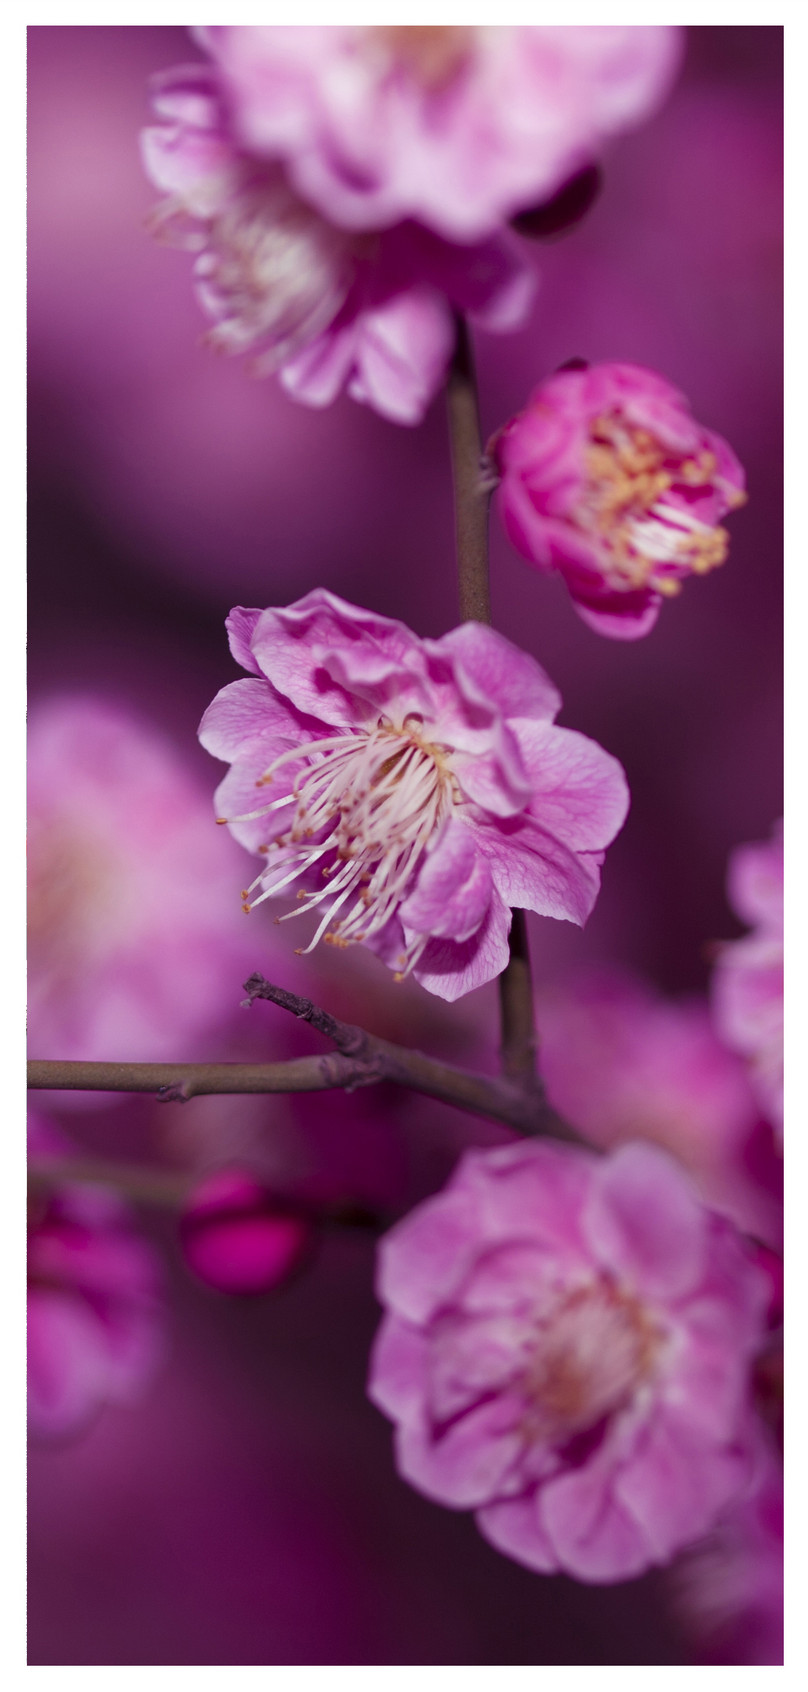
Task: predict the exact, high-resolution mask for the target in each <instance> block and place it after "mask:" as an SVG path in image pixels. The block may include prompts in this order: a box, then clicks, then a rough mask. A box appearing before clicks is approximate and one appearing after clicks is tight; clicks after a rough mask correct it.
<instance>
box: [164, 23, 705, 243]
mask: <svg viewBox="0 0 808 1692" xmlns="http://www.w3.org/2000/svg"><path fill="white" fill-rule="evenodd" d="M196 38H197V40H198V41H199V43H200V45H201V46H202V47H204V48H206V49H207V51H208V52H209V53H211V54H212V55H213V57H214V58H215V60H216V61H217V63H218V65H219V67H220V69H221V72H222V75H223V77H224V82H225V87H226V90H227V95H228V103H229V105H230V108H231V110H232V113H233V122H234V128H235V132H236V134H237V136H238V139H239V141H240V142H241V144H242V145H243V146H244V147H246V148H248V149H249V150H250V151H251V152H253V153H257V154H259V155H262V156H264V157H267V158H282V159H283V160H284V161H285V163H286V167H287V170H288V172H289V175H290V178H291V180H292V183H293V184H294V186H295V188H296V189H297V190H298V192H299V193H300V194H301V195H302V196H303V198H304V199H306V200H308V201H309V202H310V203H311V204H312V205H315V206H317V207H318V209H319V210H320V211H321V212H322V213H323V215H324V216H325V217H328V218H329V219H331V220H333V221H334V222H335V223H339V224H343V225H344V226H345V227H346V228H348V229H379V228H386V227H387V226H389V225H390V224H392V223H397V222H399V221H400V220H401V219H402V218H408V217H415V218H418V219H419V221H421V222H422V223H425V224H428V225H430V226H431V227H432V228H433V229H436V230H437V231H438V232H439V234H441V235H445V236H448V238H449V239H450V240H458V241H473V240H477V239H479V238H480V237H481V236H484V235H489V234H490V233H491V232H492V231H493V230H494V229H496V228H497V226H498V225H500V224H501V223H503V222H504V221H505V220H506V219H507V218H509V217H510V216H511V215H512V214H513V213H514V212H516V211H518V210H519V209H520V208H522V207H524V206H529V205H532V204H534V203H535V202H536V201H537V200H543V199H547V198H548V197H549V196H550V195H551V194H553V193H554V191H555V190H556V189H557V188H558V187H559V186H560V184H561V183H562V182H563V181H564V179H565V178H566V177H568V176H569V175H571V174H572V172H573V171H575V170H576V169H577V168H579V167H580V165H581V164H585V163H588V162H589V159H590V157H591V155H592V153H593V151H595V150H596V149H597V148H599V147H600V145H601V144H602V142H603V141H604V140H605V138H606V137H607V136H609V135H612V134H614V133H615V132H617V131H619V130H622V129H626V128H628V127H629V126H630V125H632V124H634V123H638V122H640V121H641V120H642V119H643V118H645V117H648V116H649V115H650V114H651V113H652V112H653V111H654V110H655V108H656V107H657V106H658V105H659V104H660V102H661V101H662V99H663V98H664V96H665V95H666V94H667V92H668V89H669V87H670V84H671V81H672V79H673V75H674V73H675V71H676V69H677V66H678V60H679V36H678V31H677V30H675V29H671V28H668V27H657V26H649V27H646V26H642V27H636V26H635V27H628V28H625V27H617V28H614V27H611V26H606V27H602V26H596V27H594V28H592V27H589V26H586V27H581V26H573V27H569V26H563V25H562V26H557V25H552V26H540V27H535V26H527V27H523V26H516V27H513V26H508V27H504V28H503V27H501V26H499V27H497V26H493V27H492V26H482V27H475V26H466V27H451V26H445V25H441V26H434V25H433V26H430V25H427V26H423V25H417V26H414V27H413V26H404V27H401V26H395V25H394V26H389V25H381V26H370V27H366V26H355V25H338V26H326V27H324V28H323V27H318V28H311V27H306V26H300V25H294V26H291V27H283V28H278V27H277V26H273V25H270V26H257V27H252V26H249V27H244V26H238V25H237V26H235V27H233V26H228V25H218V26H215V27H213V28H205V29H199V30H197V31H196Z"/></svg>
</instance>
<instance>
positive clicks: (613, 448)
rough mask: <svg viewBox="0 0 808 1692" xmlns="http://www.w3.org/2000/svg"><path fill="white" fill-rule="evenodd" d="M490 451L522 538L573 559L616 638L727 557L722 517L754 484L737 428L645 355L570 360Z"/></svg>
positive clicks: (545, 566)
mask: <svg viewBox="0 0 808 1692" xmlns="http://www.w3.org/2000/svg"><path fill="white" fill-rule="evenodd" d="M489 451H491V453H492V455H493V457H494V459H495V462H496V465H497V469H498V471H499V473H500V475H501V478H502V480H501V483H500V486H499V490H498V494H497V504H498V508H499V513H500V516H501V518H502V522H503V524H504V527H505V530H506V533H507V535H508V537H509V539H510V540H511V541H512V542H513V545H514V546H515V547H516V548H517V550H518V551H519V552H521V553H522V555H523V557H525V558H527V559H528V561H529V562H530V563H531V564H535V565H536V566H537V568H539V569H541V570H559V571H560V572H561V574H562V575H563V577H564V580H565V581H566V583H567V587H568V588H569V590H570V593H571V595H572V599H573V603H574V605H575V608H576V610H577V611H578V612H579V614H580V616H581V617H583V619H584V622H586V623H588V624H589V625H590V626H591V627H592V628H594V629H597V630H598V632H599V633H600V634H605V635H611V636H612V637H613V638H615V639H622V640H634V639H636V638H637V637H638V636H640V635H644V634H647V633H648V631H649V629H651V628H653V626H654V623H655V622H656V619H657V616H658V614H659V608H660V605H661V604H662V600H663V598H665V597H670V596H671V595H674V594H677V593H679V591H680V589H681V584H682V582H683V581H684V580H685V579H686V578H687V577H688V576H692V575H704V574H706V573H707V571H709V570H713V569H715V568H716V566H717V565H719V564H722V563H723V562H724V559H725V558H726V555H727V548H728V544H729V537H728V535H727V531H726V529H723V528H721V527H720V522H721V519H722V518H723V517H724V516H725V515H726V513H727V512H728V511H730V510H732V508H733V507H734V506H737V505H741V504H743V501H744V498H745V495H744V492H743V488H744V473H743V470H742V468H741V466H740V464H739V463H738V460H737V458H736V457H735V454H734V453H733V451H732V449H731V448H730V447H729V446H728V445H727V443H726V441H724V440H722V438H721V436H720V435H715V434H713V433H712V432H711V431H710V430H709V429H704V428H702V426H701V424H699V423H697V422H695V420H694V418H693V417H692V416H691V413H690V410H689V408H688V405H687V401H686V400H685V398H684V396H683V395H682V394H680V393H678V392H677V390H676V389H675V388H673V387H671V386H670V384H669V383H668V382H666V381H665V380H664V379H663V378H662V377H661V376H658V375H657V374H656V373H655V372H654V371H652V370H644V369H642V368H641V367H640V366H639V365H634V364H596V365H592V366H590V367H587V366H586V365H584V366H583V367H582V368H571V369H564V370H560V371H558V372H557V373H556V374H555V375H554V376H551V377H550V378H549V379H548V380H547V381H546V382H543V383H541V384H540V386H539V387H538V388H535V389H534V391H533V393H532V394H531V396H530V400H529V401H528V404H527V406H526V408H525V410H524V411H522V412H520V413H519V415H518V416H517V417H515V418H513V419H512V421H511V422H510V423H507V424H506V425H505V427H504V428H503V429H502V430H501V431H500V432H499V434H498V435H496V436H495V437H494V440H493V441H492V442H491V444H490V447H489Z"/></svg>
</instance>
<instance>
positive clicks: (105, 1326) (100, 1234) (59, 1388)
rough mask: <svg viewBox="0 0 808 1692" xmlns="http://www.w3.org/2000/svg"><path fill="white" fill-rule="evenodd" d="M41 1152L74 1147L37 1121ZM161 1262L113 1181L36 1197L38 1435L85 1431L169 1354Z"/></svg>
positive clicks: (33, 1411)
mask: <svg viewBox="0 0 808 1692" xmlns="http://www.w3.org/2000/svg"><path fill="white" fill-rule="evenodd" d="M28 1144H29V1150H30V1152H31V1153H32V1154H33V1155H34V1156H35V1157H37V1158H41V1159H47V1158H49V1157H50V1158H58V1159H63V1158H64V1157H65V1156H70V1155H71V1153H72V1151H73V1149H74V1148H73V1147H72V1146H70V1145H69V1144H68V1143H67V1141H66V1140H65V1139H64V1137H63V1136H62V1135H61V1134H60V1133H59V1132H58V1131H57V1129H56V1128H55V1127H53V1125H52V1124H51V1123H49V1122H46V1121H45V1120H44V1119H42V1118H39V1117H31V1118H30V1119H29V1128H28ZM159 1285H160V1283H159V1274H158V1265H157V1262H156V1259H155V1256H154V1253H153V1252H152V1250H151V1249H150V1247H149V1246H148V1244H147V1242H146V1241H145V1240H144V1239H142V1238H141V1237H140V1236H139V1235H138V1234H136V1233H135V1231H134V1228H133V1226H132V1219H131V1216H130V1213H129V1210H128V1207H127V1206H126V1205H125V1204H124V1203H123V1202H122V1200H121V1199H119V1198H118V1196H117V1194H116V1193H113V1192H111V1191H109V1190H108V1189H107V1188H102V1187H96V1186H93V1187H90V1186H86V1185H83V1184H79V1183H76V1184H75V1185H68V1184H67V1183H64V1184H62V1185H59V1186H58V1187H55V1188H53V1189H51V1190H50V1191H48V1193H47V1196H42V1197H39V1196H37V1194H36V1192H35V1196H34V1198H33V1200H32V1205H31V1214H30V1216H29V1228H28V1421H29V1426H30V1428H31V1430H32V1432H33V1433H35V1434H38V1435H43V1436H60V1435H68V1434H73V1433H76V1432H78V1431H79V1430H80V1429H81V1428H82V1426H83V1425H84V1424H85V1423H86V1422H87V1421H88V1419H89V1418H90V1417H91V1416H92V1415H93V1413H94V1412H95V1411H96V1410H98V1409H100V1407H101V1406H102V1405H103V1404H107V1403H122V1404H123V1403H128V1402H129V1401H130V1400H131V1399H134V1398H137V1397H138V1395H139V1394H140V1392H141V1391H142V1390H143V1388H144V1387H145V1385H146V1384H147V1382H148V1380H149V1378H150V1376H151V1374H152V1372H153V1370H154V1368H155V1366H156V1364H157V1362H158V1360H159V1357H160V1354H161V1349H162V1334H161V1329H162V1310H161V1300H160V1293H159Z"/></svg>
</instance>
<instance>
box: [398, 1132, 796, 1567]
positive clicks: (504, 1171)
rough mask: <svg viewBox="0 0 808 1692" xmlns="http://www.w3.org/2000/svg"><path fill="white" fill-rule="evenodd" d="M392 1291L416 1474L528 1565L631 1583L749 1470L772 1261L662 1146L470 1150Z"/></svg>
mask: <svg viewBox="0 0 808 1692" xmlns="http://www.w3.org/2000/svg"><path fill="white" fill-rule="evenodd" d="M377 1291H378V1295H379V1297H380V1299H381V1301H382V1303H383V1304H384V1306H385V1308H386V1315H385V1317H384V1321H383V1323H382V1326H381V1329H380V1331H379V1334H378V1336H377V1339H376V1343H375V1347H374V1352H373V1358H372V1362H371V1370H370V1380H369V1392H370V1396H371V1398H372V1399H373V1401H374V1403H375V1404H377V1405H378V1406H379V1408H380V1409H382V1410H384V1411H385V1413H386V1414H387V1415H388V1416H390V1417H391V1418H392V1420H393V1421H394V1422H395V1423H396V1455H397V1461H398V1467H399V1470H400V1472H401V1474H402V1475H403V1476H404V1478H405V1479H406V1480H409V1481H410V1482H411V1483H412V1484H413V1485H414V1486H416V1487H417V1488H418V1489H419V1490H420V1491H422V1492H424V1493H426V1494H427V1496H428V1497H430V1498H434V1499H436V1500H437V1501H438V1502H439V1503H442V1504H447V1505H450V1506H452V1507H454V1508H456V1509H472V1510H475V1511H476V1513H477V1515H476V1519H477V1523H478V1526H479V1527H480V1529H481V1531H482V1532H483V1534H484V1535H485V1537H486V1538H487V1539H489V1540H490V1541H491V1543H492V1544H493V1545H495V1546H496V1547H497V1548H498V1549H499V1550H500V1551H504V1552H506V1553H507V1555H509V1556H511V1557H514V1558H515V1559H516V1560H517V1562H521V1563H525V1564H526V1565H527V1566H528V1567H529V1568H532V1569H536V1570H538V1571H539V1572H541V1573H551V1572H552V1571H554V1570H564V1571H565V1572H566V1573H568V1574H571V1575H573V1576H574V1577H576V1578H577V1579H579V1580H586V1581H596V1582H608V1581H616V1580H625V1579H628V1578H629V1577H630V1576H632V1575H636V1574H639V1573H640V1571H641V1570H643V1569H645V1568H648V1567H649V1566H650V1565H652V1564H655V1563H665V1562H667V1561H669V1559H670V1558H671V1557H672V1556H673V1555H674V1553H675V1552H676V1551H678V1550H679V1549H680V1548H681V1547H683V1546H684V1545H686V1544H688V1543H689V1542H690V1541H691V1540H694V1539H696V1538H697V1537H698V1536H699V1535H701V1534H703V1533H705V1532H706V1530H707V1529H708V1528H709V1527H710V1526H711V1525H712V1523H713V1522H714V1521H715V1519H716V1517H717V1516H718V1514H719V1511H720V1510H722V1509H723V1508H724V1506H725V1505H726V1504H727V1503H728V1501H729V1500H730V1499H732V1498H733V1497H734V1496H736V1495H738V1494H739V1493H740V1492H741V1491H742V1490H743V1488H744V1486H745V1485H746V1483H747V1480H748V1476H749V1472H750V1467H751V1464H750V1437H751V1436H750V1433H749V1427H750V1412H749V1408H748V1389H747V1378H748V1372H749V1365H750V1363H751V1361H752V1359H753V1357H754V1354H755V1351H756V1350H757V1348H758V1345H759V1343H760V1340H761V1337H762V1329H763V1310H764V1307H765V1303H766V1297H767V1292H766V1284H765V1277H763V1276H761V1275H760V1273H759V1271H758V1270H757V1269H756V1267H755V1265H754V1263H753V1262H752V1261H751V1259H750V1258H749V1257H748V1256H747V1254H746V1252H745V1249H744V1245H743V1242H742V1240H741V1237H740V1236H739V1235H738V1234H736V1233H735V1231H734V1229H733V1227H732V1225H731V1224H730V1223H729V1222H726V1221H725V1220H724V1219H723V1218H721V1217H719V1216H717V1215H715V1214H714V1213H713V1212H711V1211H710V1210H708V1209H706V1208H705V1207H704V1206H703V1205H702V1204H701V1203H700V1201H699V1200H698V1198H697V1197H696V1194H695V1192H694V1190H693V1188H692V1187H691V1185H690V1183H689V1181H688V1180H687V1178H686V1177H685V1175H684V1174H683V1173H682V1171H681V1170H680V1169H679V1168H678V1167H677V1166H676V1164H675V1163H674V1162H673V1161H672V1160H671V1159H670V1158H669V1157H668V1156H667V1155H666V1154H665V1153H664V1152H661V1151H659V1150H658V1149H657V1148H656V1147H652V1146H648V1145H640V1144H636V1143H635V1144H632V1145H627V1146H623V1147H621V1148H620V1150H619V1151H617V1152H615V1153H612V1154H611V1155H610V1156H608V1157H605V1158H599V1157H596V1156H594V1155H592V1154H590V1153H587V1152H582V1151H577V1150H571V1149H569V1148H567V1147H560V1146H556V1145H549V1144H539V1143H537V1142H535V1141H533V1142H530V1143H527V1144H525V1143H523V1144H520V1145H511V1146H506V1147H499V1148H497V1149H496V1150H495V1151H485V1152H478V1151H473V1152H468V1153H466V1155H465V1156H464V1157H463V1158H462V1159H461V1161H460V1164H459V1165H458V1167H457V1169H456V1171H455V1173H454V1175H453V1176H452V1178H451V1180H450V1182H449V1184H448V1186H447V1187H446V1188H445V1189H444V1191H443V1192H441V1193H439V1194H438V1195H437V1196H436V1197H434V1198H431V1199H428V1200H427V1201H426V1203H424V1204H421V1205H419V1206H418V1208H417V1209H416V1210H414V1211H413V1212H412V1213H411V1215H410V1216H408V1217H406V1218H405V1219H404V1221H403V1222H400V1223H398V1224H397V1225H396V1227H394V1228H393V1229H392V1230H391V1231H390V1233H389V1234H388V1235H387V1236H386V1238H385V1239H384V1240H383V1241H382V1244H381V1247H380V1256H379V1272H378V1277H377Z"/></svg>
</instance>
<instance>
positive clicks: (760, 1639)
mask: <svg viewBox="0 0 808 1692" xmlns="http://www.w3.org/2000/svg"><path fill="white" fill-rule="evenodd" d="M671 1580H672V1582H673V1589H674V1593H675V1598H676V1608H677V1612H678V1615H679V1619H680V1620H681V1621H682V1622H683V1623H684V1626H685V1627H686V1628H687V1629H688V1631H689V1632H690V1633H691V1634H692V1635H693V1636H694V1637H695V1639H696V1641H697V1642H698V1644H699V1646H700V1652H701V1654H702V1656H703V1658H704V1659H706V1660H707V1661H708V1662H711V1663H728V1664H729V1663H738V1664H741V1663H744V1664H745V1663H749V1664H764V1663H766V1664H779V1663H782V1661H783V1470H782V1464H781V1463H780V1462H779V1460H778V1458H777V1455H776V1453H774V1452H773V1451H772V1450H770V1449H769V1447H768V1446H766V1447H763V1446H762V1445H761V1452H760V1456H759V1458H758V1472H757V1474H756V1477H755V1480H754V1482H753V1484H752V1486H751V1488H750V1491H749V1494H748V1496H747V1497H745V1498H743V1499H742V1500H741V1501H740V1502H738V1503H736V1504H733V1505H731V1506H730V1508H729V1509H728V1510H726V1511H725V1512H724V1514H723V1515H722V1517H721V1518H720V1520H719V1522H718V1523H717V1524H716V1527H715V1529H714V1531H713V1532H712V1533H711V1534H710V1535H709V1536H708V1537H707V1538H706V1539H705V1540H704V1541H703V1542H702V1543H701V1544H699V1545H696V1546H694V1548H693V1550H692V1551H689V1552H688V1553H687V1554H686V1556H684V1557H683V1558H682V1560H681V1562H680V1563H679V1564H678V1565H677V1566H676V1567H675V1568H674V1569H673V1570H672V1571H671Z"/></svg>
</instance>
